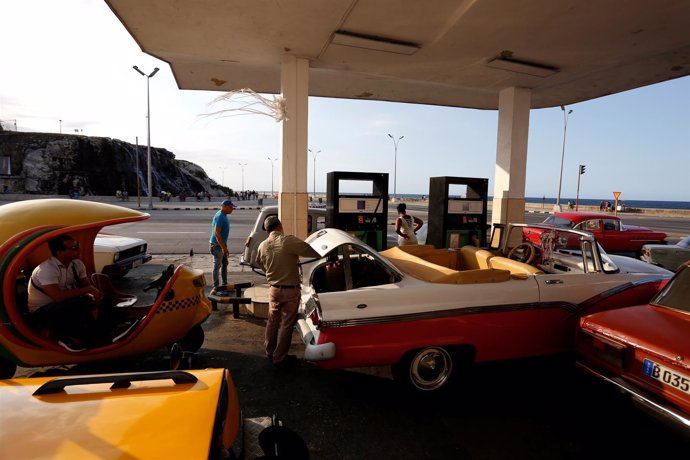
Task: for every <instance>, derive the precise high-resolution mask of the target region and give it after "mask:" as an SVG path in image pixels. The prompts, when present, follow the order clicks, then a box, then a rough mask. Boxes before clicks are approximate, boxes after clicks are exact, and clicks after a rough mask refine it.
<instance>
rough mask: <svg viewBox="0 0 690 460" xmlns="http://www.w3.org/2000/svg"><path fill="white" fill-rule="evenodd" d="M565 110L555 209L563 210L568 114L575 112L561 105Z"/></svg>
mask: <svg viewBox="0 0 690 460" xmlns="http://www.w3.org/2000/svg"><path fill="white" fill-rule="evenodd" d="M561 110H562V111H563V148H562V150H561V175H560V178H559V179H558V196H557V197H556V206H555V207H554V211H557V212H560V211H561V185H562V184H563V159H564V158H565V133H566V131H567V130H568V116H569V115H570V114H571V113H573V111H572V109H571V110H568V111H567V112H566V111H565V107H563V106H561Z"/></svg>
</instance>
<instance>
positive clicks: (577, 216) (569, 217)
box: [529, 212, 666, 257]
mask: <svg viewBox="0 0 690 460" xmlns="http://www.w3.org/2000/svg"><path fill="white" fill-rule="evenodd" d="M543 223H544V224H546V225H553V226H555V227H560V228H573V229H575V230H583V231H585V232H589V233H592V234H593V235H594V236H595V237H596V239H597V242H598V243H599V244H600V245H601V247H603V248H604V249H605V250H606V251H607V252H609V253H615V252H628V253H630V252H634V253H635V254H636V255H637V256H638V257H639V255H640V254H641V251H642V246H643V245H645V244H666V241H665V240H666V233H664V232H657V231H655V230H651V229H649V228H645V227H638V226H635V225H625V224H623V222H622V221H621V220H620V218H619V217H617V216H613V215H610V214H603V213H598V212H556V213H553V214H552V215H550V216H549V217H547V218H546V219H545V220H544V222H543ZM529 239H530V241H532V242H533V243H535V244H538V243H539V235H538V234H535V233H533V234H532V235H530V236H529Z"/></svg>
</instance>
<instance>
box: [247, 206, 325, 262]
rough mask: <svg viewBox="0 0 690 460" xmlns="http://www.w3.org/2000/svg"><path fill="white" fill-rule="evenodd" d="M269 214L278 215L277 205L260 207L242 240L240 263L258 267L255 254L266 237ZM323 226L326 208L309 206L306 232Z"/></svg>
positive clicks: (311, 231)
mask: <svg viewBox="0 0 690 460" xmlns="http://www.w3.org/2000/svg"><path fill="white" fill-rule="evenodd" d="M270 216H276V217H278V206H275V205H273V206H265V207H263V208H261V212H259V215H258V216H257V218H256V222H254V228H253V229H252V231H251V233H249V236H248V237H247V239H246V240H245V241H244V250H243V251H242V255H241V256H240V264H242V265H248V266H250V267H252V268H253V269H259V266H258V265H257V263H256V254H257V251H258V249H259V245H260V244H261V242H262V241H264V240H265V239H266V238H268V234H267V233H266V229H265V228H264V221H265V220H266V219H267V218H268V217H270ZM324 227H326V209H325V208H309V209H308V214H307V233H308V234H311V233H313V232H315V231H317V230H321V229H322V228H324Z"/></svg>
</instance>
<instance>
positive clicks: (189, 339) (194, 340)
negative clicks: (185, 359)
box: [180, 324, 204, 352]
mask: <svg viewBox="0 0 690 460" xmlns="http://www.w3.org/2000/svg"><path fill="white" fill-rule="evenodd" d="M203 344H204V330H203V328H202V327H201V326H200V325H198V324H197V325H196V326H194V327H193V328H191V329H190V330H189V332H187V335H185V336H184V337H182V340H180V346H181V347H182V350H183V351H191V352H195V351H198V350H199V348H201V346H202V345H203Z"/></svg>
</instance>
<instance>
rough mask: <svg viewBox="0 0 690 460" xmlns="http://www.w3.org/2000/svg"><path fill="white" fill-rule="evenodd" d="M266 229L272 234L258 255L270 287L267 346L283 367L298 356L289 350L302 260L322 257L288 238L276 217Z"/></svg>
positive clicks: (294, 320)
mask: <svg viewBox="0 0 690 460" xmlns="http://www.w3.org/2000/svg"><path fill="white" fill-rule="evenodd" d="M264 228H265V229H266V231H267V232H268V234H269V235H268V238H267V239H266V240H265V241H264V242H262V243H261V244H260V245H259V250H258V255H257V262H258V263H259V266H260V267H261V269H262V270H263V271H264V273H266V281H268V284H269V286H270V287H269V290H268V323H267V324H266V338H265V340H264V345H265V346H266V357H267V358H268V359H270V360H271V361H272V362H273V364H274V365H275V366H276V367H279V368H281V367H286V366H288V365H290V364H293V363H294V362H296V358H295V356H294V355H288V351H289V350H290V342H291V341H292V330H293V328H294V327H295V323H296V322H297V310H298V308H299V301H300V294H301V279H300V274H299V267H298V263H299V258H300V256H301V257H319V253H318V252H316V251H315V250H314V249H313V248H312V247H311V246H309V245H308V244H307V243H305V242H304V241H302V240H300V239H299V238H297V237H296V236H293V235H285V234H284V233H283V225H282V224H281V222H280V220H279V219H278V218H277V217H276V216H269V217H268V218H266V221H265V222H264Z"/></svg>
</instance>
